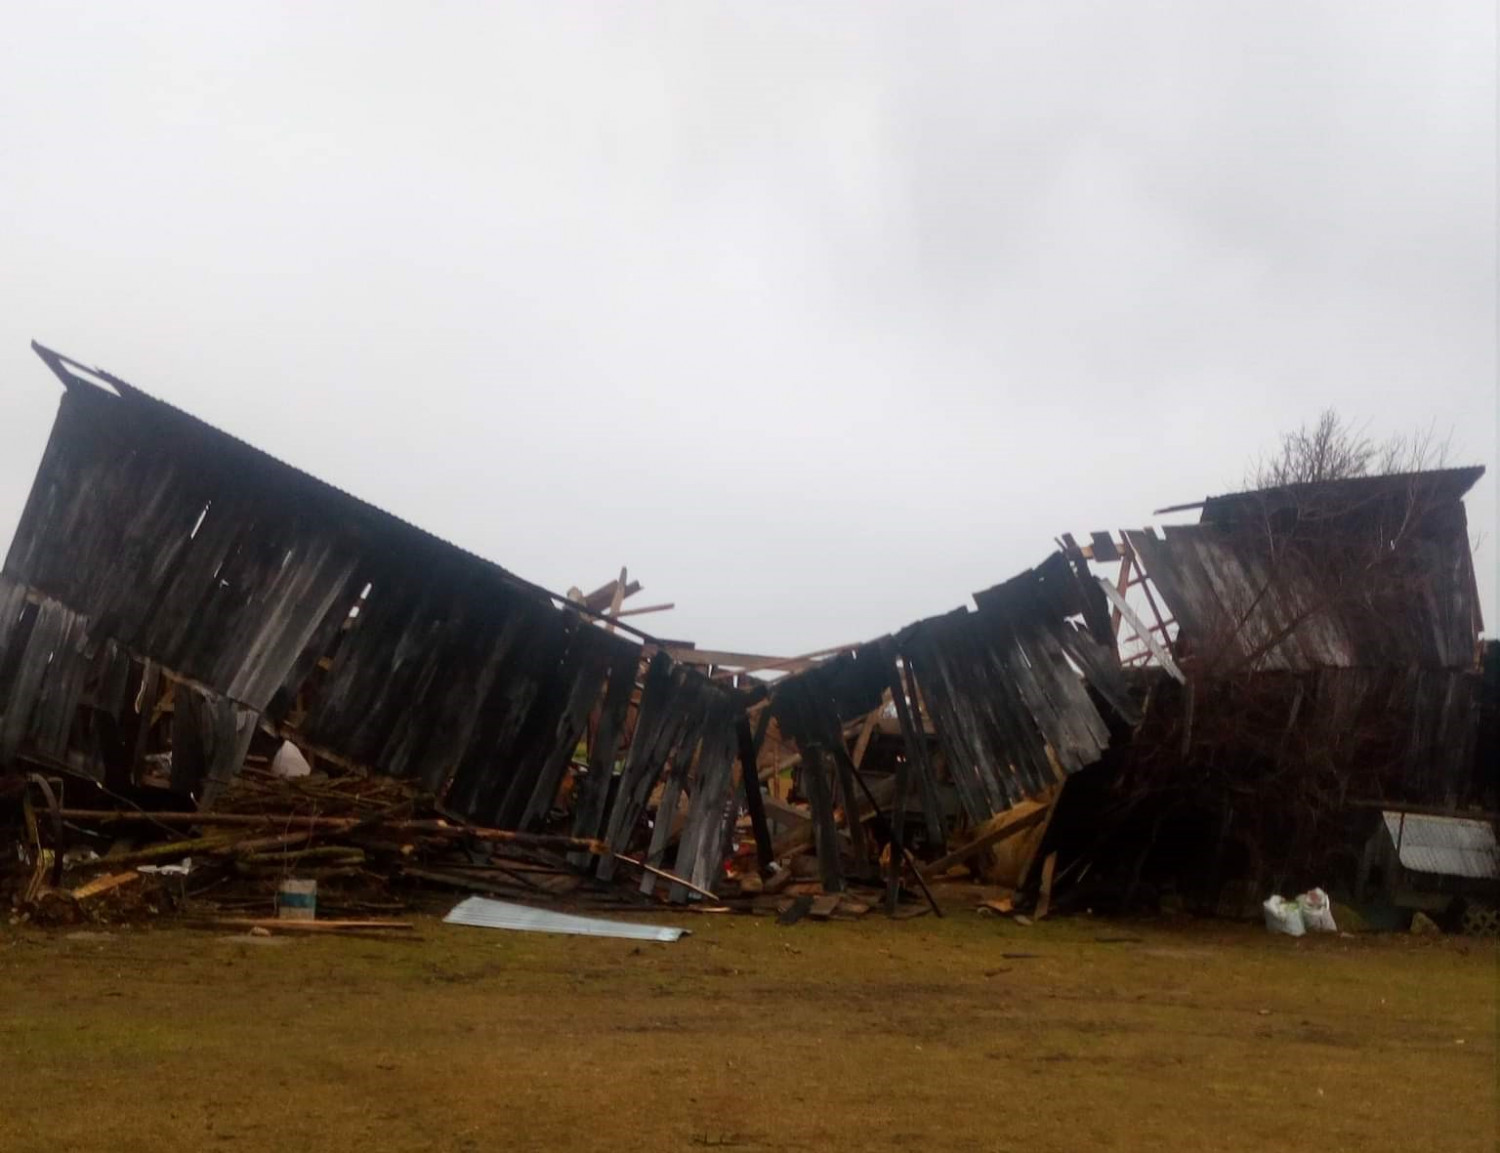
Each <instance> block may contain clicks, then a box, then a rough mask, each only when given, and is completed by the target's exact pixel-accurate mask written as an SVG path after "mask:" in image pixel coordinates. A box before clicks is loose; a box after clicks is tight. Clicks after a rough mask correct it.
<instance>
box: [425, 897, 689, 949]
mask: <svg viewBox="0 0 1500 1153" xmlns="http://www.w3.org/2000/svg"><path fill="white" fill-rule="evenodd" d="M443 920H444V921H446V922H447V923H448V924H450V925H473V926H475V927H477V928H481V929H517V930H519V931H520V932H523V933H568V934H572V935H574V936H580V937H620V938H622V939H624V940H627V941H675V940H677V939H678V938H679V937H681V936H683V935H684V934H685V933H687V932H688V930H687V929H674V928H671V927H670V926H667V925H638V924H633V923H631V922H629V921H606V920H605V919H604V918H603V917H579V916H577V915H575V914H573V913H557V912H554V911H553V910H551V909H534V908H532V907H531V906H530V905H516V904H513V903H511V902H510V901H495V900H491V899H490V898H489V897H470V898H469V899H468V900H466V901H460V902H459V903H458V904H457V905H456V906H454V908H453V911H452V912H451V913H449V914H448V915H447V916H446V917H444V918H443Z"/></svg>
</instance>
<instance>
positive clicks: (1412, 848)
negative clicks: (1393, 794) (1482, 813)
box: [1382, 812, 1500, 880]
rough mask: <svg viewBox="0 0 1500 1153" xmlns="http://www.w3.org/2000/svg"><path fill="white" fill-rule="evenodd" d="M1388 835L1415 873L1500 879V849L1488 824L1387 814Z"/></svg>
mask: <svg viewBox="0 0 1500 1153" xmlns="http://www.w3.org/2000/svg"><path fill="white" fill-rule="evenodd" d="M1382 816H1384V817H1385V827H1386V831H1387V832H1388V833H1389V834H1390V837H1391V843H1392V844H1393V845H1396V846H1398V849H1399V854H1400V859H1401V867H1402V868H1404V869H1410V870H1412V872H1414V873H1437V874H1440V875H1442V876H1448V877H1472V878H1476V879H1480V880H1486V879H1494V878H1500V846H1497V844H1496V841H1495V830H1494V827H1493V826H1492V825H1490V824H1489V822H1487V821H1472V820H1468V819H1467V818H1463V817H1431V816H1425V815H1422V814H1420V813H1392V812H1386V813H1383V814H1382Z"/></svg>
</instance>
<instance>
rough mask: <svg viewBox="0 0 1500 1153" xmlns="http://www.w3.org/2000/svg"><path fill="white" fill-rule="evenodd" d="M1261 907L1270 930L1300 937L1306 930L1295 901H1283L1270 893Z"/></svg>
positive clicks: (1300, 911)
mask: <svg viewBox="0 0 1500 1153" xmlns="http://www.w3.org/2000/svg"><path fill="white" fill-rule="evenodd" d="M1261 908H1262V909H1263V910H1265V914H1266V928H1267V929H1269V930H1270V931H1271V932H1273V933H1285V934H1286V935H1287V936H1288V937H1300V936H1302V935H1303V934H1304V933H1306V932H1307V929H1306V927H1305V926H1304V925H1303V924H1302V910H1301V909H1299V908H1298V907H1297V902H1296V901H1285V900H1282V898H1281V897H1279V896H1277V895H1276V894H1275V893H1272V894H1271V895H1270V896H1269V897H1267V898H1266V901H1265V904H1263V905H1261Z"/></svg>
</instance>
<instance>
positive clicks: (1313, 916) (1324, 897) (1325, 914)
mask: <svg viewBox="0 0 1500 1153" xmlns="http://www.w3.org/2000/svg"><path fill="white" fill-rule="evenodd" d="M1297 911H1298V912H1299V913H1301V914H1302V924H1303V925H1304V926H1305V927H1306V928H1308V929H1311V930H1312V931H1313V932H1315V933H1337V932H1338V931H1339V927H1338V926H1337V925H1336V924H1334V921H1333V906H1332V905H1331V904H1330V903H1329V900H1328V894H1327V893H1325V892H1323V890H1322V889H1309V890H1307V892H1305V893H1303V894H1302V895H1301V896H1300V897H1298V898H1297Z"/></svg>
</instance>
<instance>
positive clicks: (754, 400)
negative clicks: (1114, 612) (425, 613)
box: [0, 0, 1500, 652]
mask: <svg viewBox="0 0 1500 1153" xmlns="http://www.w3.org/2000/svg"><path fill="white" fill-rule="evenodd" d="M5 17H6V35H5V36H4V37H3V39H0V102H3V104H0V107H3V109H4V114H3V115H0V389H3V396H4V420H3V422H0V541H8V540H9V537H10V534H11V532H12V530H13V527H14V524H15V520H16V517H17V516H18V515H19V511H20V508H21V505H22V502H23V501H24V499H25V494H26V491H27V489H28V488H29V485H30V482H31V477H32V473H33V471H34V469H35V467H36V463H37V460H38V458H39V456H40V453H41V450H42V446H43V444H44V442H45V439H46V435H47V431H48V428H49V425H50V421H51V418H52V414H53V412H54V410H55V407H56V402H57V396H58V388H57V386H56V384H55V383H54V382H53V379H52V377H51V376H50V375H49V374H48V373H47V371H46V370H45V368H43V366H42V365H41V364H40V362H38V361H37V360H35V358H34V357H33V356H32V355H31V353H30V352H29V350H28V342H29V341H30V340H31V339H32V338H33V337H34V338H37V339H39V340H41V341H43V342H44V343H48V344H51V345H53V346H54V347H56V348H59V349H60V350H62V351H63V352H66V353H68V354H70V355H72V356H74V357H77V358H78V359H81V360H83V361H85V362H87V363H91V364H98V365H101V366H103V367H105V368H107V369H109V370H110V371H113V372H115V373H117V374H119V375H120V376H123V377H125V378H126V379H127V380H131V381H133V382H135V383H137V384H139V385H141V386H143V387H145V388H146V389H148V390H149V391H153V392H155V393H156V394H158V395H160V396H162V397H164V398H166V399H169V400H171V401H173V402H174V403H176V404H179V405H181V406H183V407H185V408H187V409H189V410H190V411H192V412H194V413H196V414H198V415H200V416H202V417H204V418H206V419H207V420H209V421H211V422H213V423H215V424H217V425H219V426H221V427H223V428H225V429H227V430H230V431H232V432H234V433H236V434H238V435H240V436H242V437H244V438H245V439H247V440H249V441H251V442H252V443H255V444H257V445H259V446H261V447H263V448H265V449H267V450H269V451H271V452H273V453H275V454H277V455H278V456H281V457H283V458H284V459H287V460H290V461H292V462H293V463H295V464H297V465H300V466H302V467H304V468H306V469H308V470H310V471H312V472H314V473H316V474H317V475H320V476H322V477H324V478H326V479H328V480H331V481H333V482H335V483H337V484H339V485H341V486H343V487H345V488H348V489H350V490H352V491H354V492H357V493H359V494H360V495H362V496H365V497H367V498H368V499H370V500H373V501H374V502H376V503H377V504H380V505H383V506H385V507H387V508H390V509H391V510H393V511H395V512H397V513H400V514H401V515H403V516H405V517H407V518H409V519H411V520H414V521H417V522H418V523H420V524H422V525H423V526H425V527H428V528H430V529H432V530H434V531H436V532H438V533H440V534H442V535H444V536H446V537H449V538H450V539H453V540H456V541H458V542H460V543H462V544H464V545H466V546H468V547H470V548H472V549H474V550H475V551H478V552H480V553H483V554H484V555H486V556H489V557H491V558H492V559H494V560H497V561H499V562H500V563H502V564H504V565H506V566H507V567H509V568H512V569H513V570H515V571H517V572H519V573H521V574H522V575H524V576H526V577H529V578H531V579H533V580H536V581H538V582H540V583H542V584H545V585H548V586H550V587H553V588H558V589H561V588H566V587H567V586H569V585H573V584H580V585H583V586H584V587H586V588H587V587H592V586H594V585H596V584H600V583H603V582H604V581H605V580H607V579H609V578H610V577H611V576H613V575H614V574H615V573H616V572H617V571H618V569H619V566H620V565H621V564H628V565H629V566H630V571H631V573H632V575H634V576H636V577H638V578H639V579H640V580H642V581H643V582H644V584H645V586H646V592H645V593H643V594H642V596H641V598H640V600H641V601H661V600H671V601H675V602H676V603H677V605H678V608H677V610H676V611H675V612H673V613H670V614H666V615H665V616H662V617H648V618H645V619H644V621H643V623H645V622H650V624H651V626H652V627H653V628H655V629H657V630H658V631H660V632H661V633H663V634H665V635H670V636H677V637H693V638H696V639H697V640H698V642H699V643H700V644H702V645H705V646H713V647H733V648H740V649H749V650H753V651H762V652H764V651H770V652H800V651H806V650H810V649H815V648H818V647H822V646H824V645H828V644H834V643H839V642H843V641H849V640H856V639H860V638H864V637H868V636H871V635H876V634H879V633H880V632H883V631H885V630H887V629H889V628H892V627H895V626H899V625H901V624H904V623H906V622H908V621H910V620H912V619H915V618H917V617H919V616H922V615H926V614H929V613H933V612H939V611H943V610H946V609H949V608H952V607H954V606H956V605H958V604H959V603H961V602H962V601H963V600H964V599H965V598H966V596H967V594H968V593H970V592H972V591H973V590H975V589H978V588H982V587H985V586H987V585H990V584H992V583H994V582H996V581H998V580H1001V579H1003V578H1005V577H1007V576H1010V575H1011V574H1013V573H1014V572H1015V571H1017V570H1018V569H1020V568H1023V567H1025V566H1028V565H1031V564H1033V563H1035V562H1036V561H1038V560H1040V559H1041V558H1042V557H1043V556H1044V555H1045V553H1046V552H1047V551H1048V549H1049V548H1050V547H1051V540H1052V538H1053V537H1054V536H1055V535H1056V534H1058V533H1061V532H1064V531H1073V532H1086V531H1088V530H1092V529H1098V528H1105V527H1119V526H1127V525H1128V526H1139V525H1142V524H1145V523H1149V522H1150V521H1151V519H1152V518H1151V510H1152V509H1154V508H1157V507H1159V506H1161V505H1164V504H1168V503H1173V502H1177V501H1183V500H1191V499H1195V498H1198V497H1201V496H1203V495H1205V494H1207V493H1210V492H1218V491H1223V490H1225V489H1232V488H1236V487H1238V486H1239V482H1240V481H1241V479H1242V477H1243V474H1244V469H1245V464H1246V461H1247V459H1248V458H1250V457H1252V456H1253V455H1255V453H1256V452H1257V451H1258V450H1260V449H1262V448H1264V447H1266V446H1267V445H1269V444H1270V443H1272V442H1274V440H1275V438H1276V436H1277V434H1278V432H1279V431H1281V430H1284V429H1287V428H1289V427H1292V426H1295V425H1297V424H1298V423H1300V422H1301V421H1303V420H1305V419H1308V418H1310V417H1312V416H1314V415H1315V414H1316V412H1317V411H1318V410H1319V409H1320V408H1322V407H1324V406H1329V405H1332V406H1335V407H1337V408H1338V409H1340V410H1341V411H1343V412H1344V413H1346V414H1347V415H1349V416H1350V417H1351V418H1354V419H1356V420H1367V421H1368V422H1369V429H1370V431H1371V432H1373V433H1376V434H1384V433H1388V432H1392V431H1397V430H1404V429H1408V428H1411V427H1414V426H1418V425H1426V424H1428V423H1430V422H1435V423H1436V425H1437V426H1438V427H1439V428H1440V429H1442V430H1445V431H1446V430H1449V429H1451V430H1452V431H1453V456H1454V457H1455V458H1456V460H1457V461H1459V462H1479V463H1483V464H1485V465H1487V466H1489V467H1490V468H1491V475H1490V476H1488V477H1486V479H1485V480H1484V481H1483V482H1482V485H1481V488H1480V489H1479V490H1477V491H1476V492H1475V493H1474V495H1473V496H1471V498H1470V501H1469V515H1470V520H1471V523H1472V525H1473V526H1474V528H1475V530H1476V534H1479V533H1483V534H1484V539H1483V540H1482V541H1481V542H1480V545H1479V552H1478V563H1479V566H1480V572H1481V580H1482V584H1483V587H1484V591H1485V594H1486V597H1487V600H1486V605H1485V608H1486V615H1487V621H1488V624H1489V626H1490V632H1491V633H1492V634H1493V633H1494V632H1495V631H1496V625H1497V623H1500V620H1497V618H1500V611H1497V605H1496V600H1495V585H1496V563H1495V558H1496V553H1497V547H1500V541H1497V539H1496V533H1495V531H1494V528H1495V519H1496V509H1495V484H1494V476H1493V472H1494V466H1495V463H1496V451H1495V449H1496V422H1497V414H1496V351H1495V347H1496V235H1495V216H1496V203H1495V162H1496V124H1495V107H1496V91H1495V52H1496V35H1495V11H1494V5H1493V4H1492V3H1491V2H1490V0H1474V2H1470V3H1448V2H1446V0H1435V2H1428V3H1423V4H1412V3H1409V2H1405V0H1403V2H1401V3H1371V2H1369V0H1357V2H1356V0H1348V2H1346V3H1342V4H1325V3H1310V2H1307V0H1300V2H1298V3H1290V4H1278V3H1238V4H1222V3H1206V2H1204V0H1182V2H1180V3H1159V4H1116V3H1100V4H1082V3H1078V4H1066V3H1064V4H1059V3H1056V2H1055V0H1047V2H1042V3H1001V2H999V0H985V2H975V3H969V4H960V5H936V4H928V3H922V4H917V3H903V4H875V3H869V2H862V3H857V4H834V3H823V4H815V5H809V4H806V3H800V2H799V3H791V4H767V3H763V2H760V0H756V2H754V3H744V4H712V3H702V2H694V3H683V4H621V3H609V4H601V5H597V6H595V5H586V4H578V3H568V4H543V3H531V4H524V5H523V4H500V3H493V2H490V3H474V4H415V3H406V4H383V3H375V2H372V0H364V2H361V3H350V4H332V3H306V2H304V3H296V4H273V3H268V2H266V0H257V2H255V3H249V4H232V3H224V2H216V3H212V4H204V3H201V2H198V3H191V4H181V5H155V4H150V3H143V2H140V0H137V2H136V3H132V4H128V5H127V4H97V5H68V4H58V3H52V4H46V5H41V4H35V5H27V4H21V3H11V4H7V5H6V6H5ZM638 603H639V602H638Z"/></svg>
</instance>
